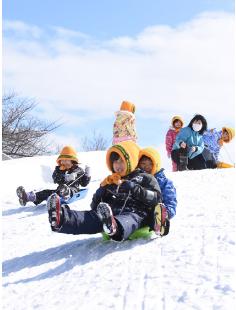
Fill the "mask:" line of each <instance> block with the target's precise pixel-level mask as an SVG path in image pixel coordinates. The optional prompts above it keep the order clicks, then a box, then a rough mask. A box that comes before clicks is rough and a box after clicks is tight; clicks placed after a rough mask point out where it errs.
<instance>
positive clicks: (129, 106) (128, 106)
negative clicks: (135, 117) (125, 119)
mask: <svg viewBox="0 0 236 310" xmlns="http://www.w3.org/2000/svg"><path fill="white" fill-rule="evenodd" d="M120 110H121V111H129V112H132V113H134V112H135V105H134V104H133V103H132V102H129V101H123V102H122V103H121V106H120Z"/></svg>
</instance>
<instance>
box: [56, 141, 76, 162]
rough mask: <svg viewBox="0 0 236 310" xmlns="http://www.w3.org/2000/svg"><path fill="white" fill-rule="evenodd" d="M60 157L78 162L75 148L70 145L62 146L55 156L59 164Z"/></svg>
mask: <svg viewBox="0 0 236 310" xmlns="http://www.w3.org/2000/svg"><path fill="white" fill-rule="evenodd" d="M62 159H69V160H73V161H75V162H77V163H79V160H78V157H77V153H76V150H75V149H74V148H73V147H72V146H68V145H67V146H64V147H63V149H62V150H61V152H60V155H59V156H58V158H57V163H58V165H60V161H61V160H62Z"/></svg>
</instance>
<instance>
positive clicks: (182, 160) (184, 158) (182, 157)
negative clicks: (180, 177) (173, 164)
mask: <svg viewBox="0 0 236 310" xmlns="http://www.w3.org/2000/svg"><path fill="white" fill-rule="evenodd" d="M187 166H188V155H187V152H186V151H185V150H184V151H182V152H180V153H179V163H178V164H177V170H178V171H184V170H188V168H187Z"/></svg>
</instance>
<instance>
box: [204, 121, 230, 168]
mask: <svg viewBox="0 0 236 310" xmlns="http://www.w3.org/2000/svg"><path fill="white" fill-rule="evenodd" d="M233 138H234V129H233V128H230V127H223V128H222V130H220V131H217V130H216V129H215V128H214V129H210V130H207V131H205V132H204V134H203V140H204V144H205V149H204V151H203V156H204V158H205V160H206V165H207V168H212V169H214V168H232V167H234V166H233V165H231V164H228V163H224V162H220V161H219V153H220V149H221V147H222V146H223V144H224V143H229V142H230V141H231V140H232V139H233Z"/></svg>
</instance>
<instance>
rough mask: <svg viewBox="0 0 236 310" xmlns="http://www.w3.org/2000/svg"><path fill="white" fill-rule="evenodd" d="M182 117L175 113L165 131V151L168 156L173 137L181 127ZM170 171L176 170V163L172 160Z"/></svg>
mask: <svg viewBox="0 0 236 310" xmlns="http://www.w3.org/2000/svg"><path fill="white" fill-rule="evenodd" d="M183 125H184V121H183V119H182V118H181V117H180V116H178V115H176V116H173V117H172V120H171V127H170V128H169V130H168V131H167V133H166V151H167V156H168V158H171V151H172V147H173V145H174V143H175V139H176V136H177V134H178V133H179V131H180V129H181V128H182V127H183ZM172 171H177V164H176V163H175V162H174V161H173V160H172Z"/></svg>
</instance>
